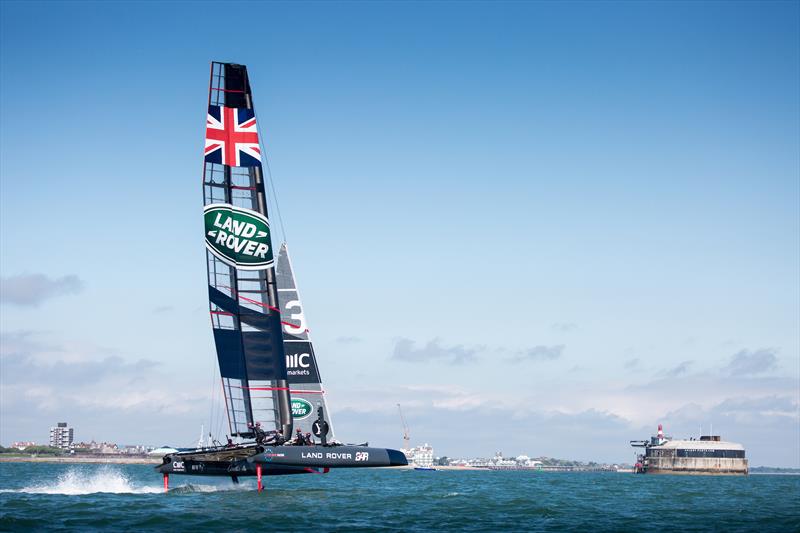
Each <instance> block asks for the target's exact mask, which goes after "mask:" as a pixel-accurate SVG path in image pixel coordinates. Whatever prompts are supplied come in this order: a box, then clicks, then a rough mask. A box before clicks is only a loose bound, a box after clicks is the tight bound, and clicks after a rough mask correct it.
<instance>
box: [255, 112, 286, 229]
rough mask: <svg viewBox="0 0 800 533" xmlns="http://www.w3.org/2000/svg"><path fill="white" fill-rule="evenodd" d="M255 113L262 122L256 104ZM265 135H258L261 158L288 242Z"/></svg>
mask: <svg viewBox="0 0 800 533" xmlns="http://www.w3.org/2000/svg"><path fill="white" fill-rule="evenodd" d="M253 114H254V115H255V117H256V124H261V123H262V122H261V119H260V118H259V117H258V111H256V106H255V104H254V105H253ZM262 139H263V135H259V136H258V145H259V147H260V149H261V158H262V159H263V162H264V167H265V168H266V170H267V172H266V177H267V178H268V179H267V181H269V188H270V189H271V190H272V198H273V199H274V201H275V211H276V212H277V214H278V224H280V226H281V237H283V242H286V225H285V224H284V223H283V215H281V206H280V204H279V203H278V193H277V191H276V190H275V176H274V175H273V174H272V168H270V165H269V156H268V155H267V151H266V150H265V149H264V143H263V142H262Z"/></svg>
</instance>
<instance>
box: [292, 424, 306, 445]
mask: <svg viewBox="0 0 800 533" xmlns="http://www.w3.org/2000/svg"><path fill="white" fill-rule="evenodd" d="M305 443H306V439H305V438H303V431H302V430H301V429H300V428H298V429H297V433H295V434H294V439H292V446H302V445H304V444H305Z"/></svg>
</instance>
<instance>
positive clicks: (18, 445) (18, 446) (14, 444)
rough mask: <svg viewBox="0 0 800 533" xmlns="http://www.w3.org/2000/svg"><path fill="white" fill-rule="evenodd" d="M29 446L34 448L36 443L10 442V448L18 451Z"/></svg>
mask: <svg viewBox="0 0 800 533" xmlns="http://www.w3.org/2000/svg"><path fill="white" fill-rule="evenodd" d="M29 446H36V443H35V442H33V441H19V442H12V443H11V447H12V448H16V449H18V450H20V451H22V450H24V449H25V448H28V447H29Z"/></svg>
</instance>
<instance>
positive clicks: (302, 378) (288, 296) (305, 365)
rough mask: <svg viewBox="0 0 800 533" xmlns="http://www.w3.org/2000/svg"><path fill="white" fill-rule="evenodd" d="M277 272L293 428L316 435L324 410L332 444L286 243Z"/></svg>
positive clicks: (327, 417) (330, 430)
mask: <svg viewBox="0 0 800 533" xmlns="http://www.w3.org/2000/svg"><path fill="white" fill-rule="evenodd" d="M276 270H277V279H278V300H279V302H280V309H281V314H282V317H283V318H282V320H283V324H282V326H283V350H284V352H285V353H286V373H287V378H288V381H289V386H290V388H291V394H292V418H293V422H294V426H295V428H298V429H300V430H301V431H302V432H303V433H308V432H313V429H312V425H313V424H314V422H315V421H316V420H317V410H318V408H319V407H320V406H321V407H322V409H323V415H324V417H325V421H326V422H327V423H328V432H327V437H328V440H333V438H334V433H333V423H332V422H331V418H330V411H329V410H328V406H327V404H326V402H325V390H324V389H323V388H322V376H321V375H320V372H319V366H318V365H317V358H316V357H315V355H314V346H313V344H312V343H311V337H310V335H309V330H308V324H307V322H306V318H305V314H304V313H303V304H302V302H301V301H300V293H299V292H298V290H297V283H296V282H295V277H294V271H293V270H292V261H291V259H290V258H289V249H288V247H287V246H286V243H283V244H282V245H281V249H280V251H279V252H278V261H277V266H276Z"/></svg>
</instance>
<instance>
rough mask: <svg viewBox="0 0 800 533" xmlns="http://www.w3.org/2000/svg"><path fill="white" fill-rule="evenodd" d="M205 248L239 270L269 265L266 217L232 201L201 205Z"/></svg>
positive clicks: (270, 253)
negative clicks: (204, 227) (202, 206)
mask: <svg viewBox="0 0 800 533" xmlns="http://www.w3.org/2000/svg"><path fill="white" fill-rule="evenodd" d="M203 218H204V219H205V226H206V248H208V250H209V251H210V252H211V253H212V254H214V255H215V256H216V257H218V258H219V259H220V260H222V261H224V262H225V263H227V264H229V265H231V266H234V267H236V268H239V269H242V270H264V269H267V268H269V267H271V266H272V263H273V257H272V241H271V239H270V234H269V220H267V218H266V217H265V216H264V215H262V214H261V213H259V212H257V211H253V210H252V209H245V208H244V207H237V206H235V205H231V204H209V205H207V206H205V207H204V208H203Z"/></svg>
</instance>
